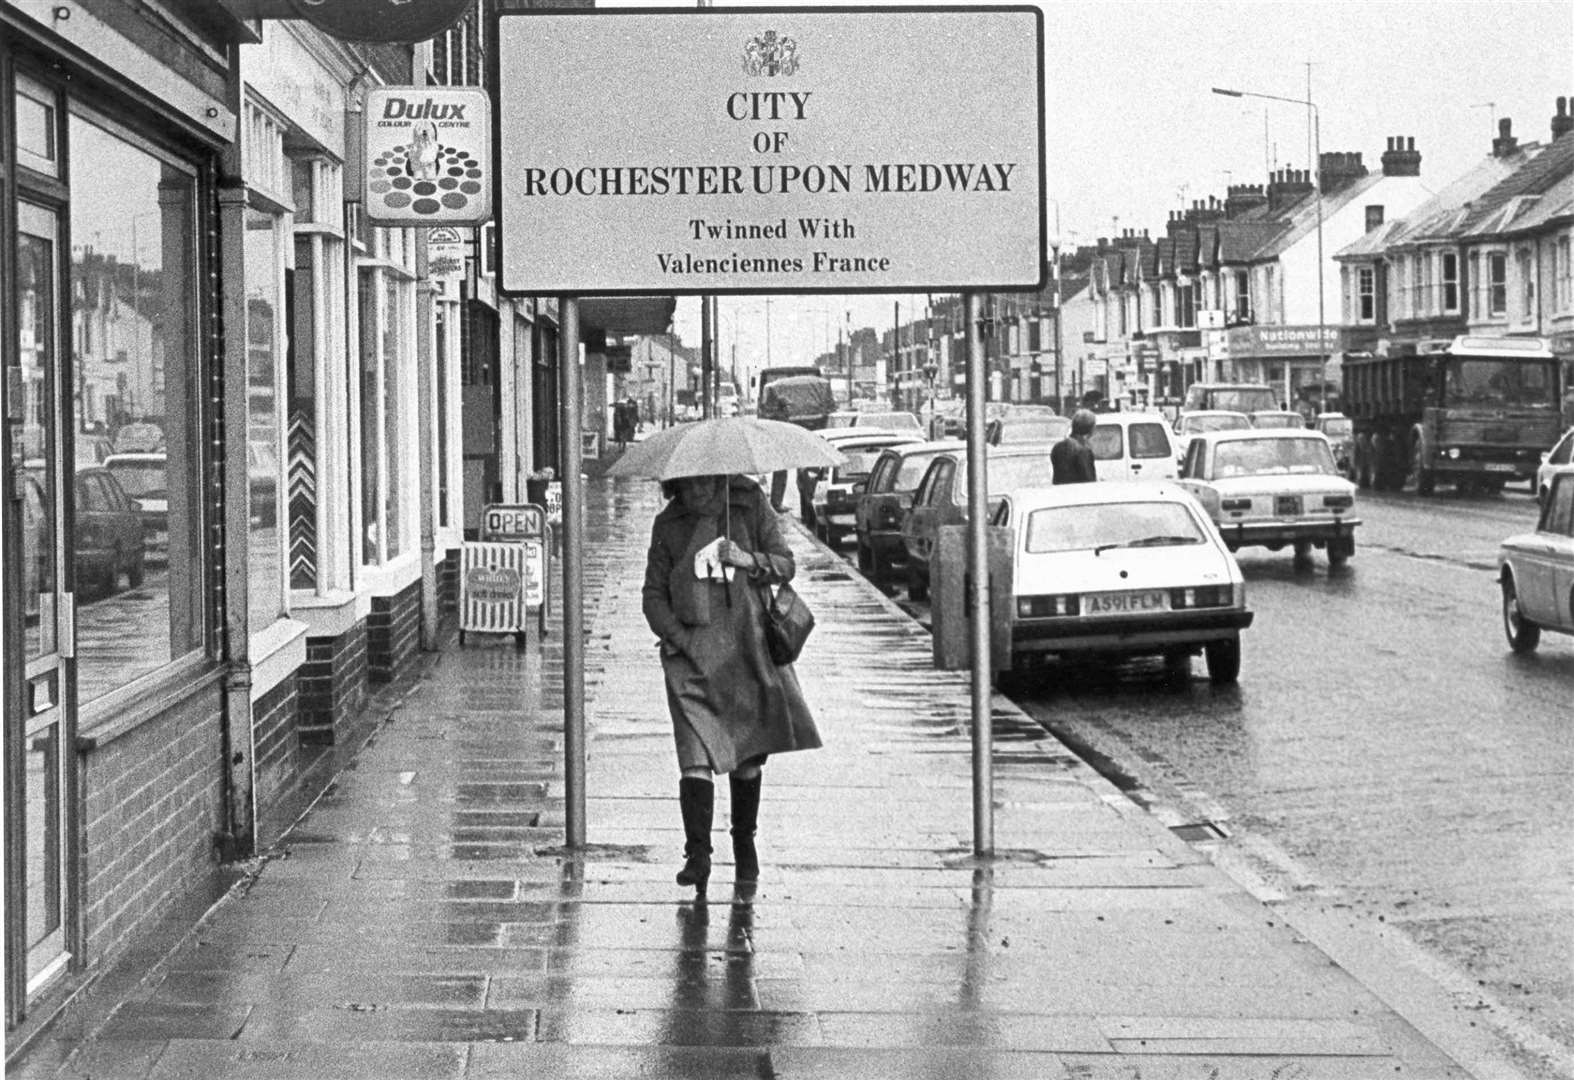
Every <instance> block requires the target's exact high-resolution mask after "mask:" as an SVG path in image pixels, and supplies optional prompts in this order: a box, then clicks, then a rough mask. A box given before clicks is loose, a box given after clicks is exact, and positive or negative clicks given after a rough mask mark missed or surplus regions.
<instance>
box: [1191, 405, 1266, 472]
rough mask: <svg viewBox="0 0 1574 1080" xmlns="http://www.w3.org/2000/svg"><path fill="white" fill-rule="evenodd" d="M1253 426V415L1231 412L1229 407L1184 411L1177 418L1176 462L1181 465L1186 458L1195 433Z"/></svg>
mask: <svg viewBox="0 0 1574 1080" xmlns="http://www.w3.org/2000/svg"><path fill="white" fill-rule="evenodd" d="M1251 426H1252V420H1251V417H1249V416H1247V415H1246V414H1245V413H1243V412H1230V411H1229V410H1227V409H1204V410H1202V411H1199V412H1189V413H1188V412H1183V413H1181V414H1180V416H1178V417H1176V419H1175V463H1176V464H1177V465H1179V464H1180V463H1181V462H1182V461H1184V460H1185V458H1186V450H1187V448H1188V447H1190V446H1191V440H1192V436H1194V435H1201V434H1202V433H1203V432H1205V431H1246V430H1248V429H1249V428H1250V427H1251Z"/></svg>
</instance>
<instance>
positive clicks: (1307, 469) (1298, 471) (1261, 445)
mask: <svg viewBox="0 0 1574 1080" xmlns="http://www.w3.org/2000/svg"><path fill="white" fill-rule="evenodd" d="M1180 475H1181V481H1180V482H1181V484H1182V485H1183V486H1184V487H1185V488H1186V489H1187V490H1188V491H1190V492H1191V493H1192V494H1193V495H1194V496H1196V498H1197V501H1198V502H1200V503H1201V504H1202V506H1203V509H1204V510H1206V511H1207V512H1208V515H1209V516H1210V517H1211V518H1212V519H1213V522H1214V524H1215V525H1217V526H1218V528H1219V532H1220V534H1221V535H1222V536H1223V537H1224V542H1225V543H1226V544H1227V545H1228V546H1229V548H1230V550H1231V551H1235V550H1236V549H1238V548H1243V547H1252V546H1256V547H1266V548H1267V549H1268V550H1269V551H1279V550H1281V549H1282V548H1284V547H1286V546H1291V547H1293V548H1294V549H1295V555H1296V558H1298V559H1304V558H1306V557H1307V556H1309V555H1310V554H1311V550H1312V548H1313V547H1326V548H1327V549H1328V561H1329V563H1331V564H1332V565H1335V566H1339V565H1342V564H1344V563H1345V562H1346V561H1347V560H1349V558H1350V557H1351V556H1352V555H1354V554H1355V527H1356V526H1357V525H1359V524H1361V522H1360V519H1359V518H1357V517H1356V516H1355V485H1354V484H1352V483H1351V482H1350V481H1348V480H1346V479H1345V478H1344V477H1342V476H1340V475H1339V471H1338V469H1337V468H1335V466H1334V459H1333V453H1332V451H1330V450H1329V449H1328V440H1327V439H1326V438H1324V437H1323V436H1322V434H1321V433H1319V432H1316V431H1308V430H1307V429H1305V428H1302V429H1301V430H1300V431H1255V430H1253V431H1215V432H1210V433H1208V434H1205V435H1198V436H1196V437H1195V438H1193V439H1192V442H1191V446H1190V448H1189V449H1188V450H1187V451H1186V461H1185V463H1184V464H1183V465H1182V466H1181V473H1180Z"/></svg>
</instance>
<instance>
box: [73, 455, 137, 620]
mask: <svg viewBox="0 0 1574 1080" xmlns="http://www.w3.org/2000/svg"><path fill="white" fill-rule="evenodd" d="M144 545H145V542H144V539H143V525H142V514H141V505H140V504H139V503H138V502H137V500H135V499H132V498H128V497H127V495H126V493H125V492H124V491H122V490H121V487H120V483H119V481H117V480H116V479H115V475H114V473H112V472H110V471H109V470H108V469H106V468H104V467H103V466H102V465H95V466H90V467H88V468H84V469H78V470H77V473H76V536H75V545H74V546H75V551H76V555H75V557H76V574H77V588H78V589H79V590H80V591H82V592H84V593H94V594H97V595H100V596H108V595H110V594H111V593H113V592H114V591H115V586H116V585H117V584H119V579H120V575H121V574H122V573H123V574H125V575H126V582H127V584H128V585H130V586H131V587H132V588H136V587H137V586H138V585H141V584H142V579H143V575H144V573H145V571H144V560H145V557H146V549H145V546H144Z"/></svg>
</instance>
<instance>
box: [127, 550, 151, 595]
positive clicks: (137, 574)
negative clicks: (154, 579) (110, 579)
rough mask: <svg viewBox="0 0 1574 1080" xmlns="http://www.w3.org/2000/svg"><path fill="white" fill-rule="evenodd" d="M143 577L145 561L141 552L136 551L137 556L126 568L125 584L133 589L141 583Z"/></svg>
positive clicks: (145, 566) (145, 575) (145, 569)
mask: <svg viewBox="0 0 1574 1080" xmlns="http://www.w3.org/2000/svg"><path fill="white" fill-rule="evenodd" d="M145 577H147V565H146V561H145V560H144V558H143V556H142V553H141V552H138V553H137V557H136V558H135V559H133V560H132V561H131V565H130V566H129V567H128V568H127V569H126V584H127V585H128V586H129V587H131V588H133V589H135V588H137V587H138V586H139V585H141V584H142V581H143V579H144V578H145Z"/></svg>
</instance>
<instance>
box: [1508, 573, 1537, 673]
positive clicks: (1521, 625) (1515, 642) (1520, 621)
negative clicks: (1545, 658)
mask: <svg viewBox="0 0 1574 1080" xmlns="http://www.w3.org/2000/svg"><path fill="white" fill-rule="evenodd" d="M1503 636H1504V637H1506V638H1508V647H1509V648H1510V649H1513V650H1514V651H1515V652H1517V653H1521V654H1524V653H1530V652H1535V651H1536V646H1537V645H1540V644H1541V627H1539V626H1537V625H1536V624H1535V623H1533V622H1531V621H1530V620H1529V619H1527V618H1525V616H1524V615H1522V614H1520V610H1519V594H1518V593H1517V592H1516V591H1515V589H1514V579H1513V578H1512V577H1505V578H1504V579H1503Z"/></svg>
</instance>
